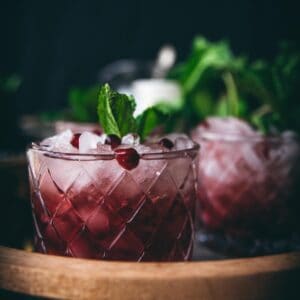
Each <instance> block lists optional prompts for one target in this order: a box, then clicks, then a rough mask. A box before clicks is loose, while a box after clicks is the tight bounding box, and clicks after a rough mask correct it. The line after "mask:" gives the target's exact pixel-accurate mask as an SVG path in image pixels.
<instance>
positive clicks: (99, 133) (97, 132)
mask: <svg viewBox="0 0 300 300" xmlns="http://www.w3.org/2000/svg"><path fill="white" fill-rule="evenodd" d="M92 132H93V133H95V134H97V135H101V134H102V131H101V130H100V129H94V130H93V131H92Z"/></svg>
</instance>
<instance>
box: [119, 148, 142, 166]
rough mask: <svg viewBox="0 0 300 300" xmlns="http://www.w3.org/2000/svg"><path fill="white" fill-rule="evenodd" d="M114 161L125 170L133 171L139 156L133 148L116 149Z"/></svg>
mask: <svg viewBox="0 0 300 300" xmlns="http://www.w3.org/2000/svg"><path fill="white" fill-rule="evenodd" d="M115 154H116V160H117V161H118V163H119V164H120V165H121V166H122V167H123V168H124V169H126V170H132V169H134V168H135V167H136V166H137V165H138V164H139V160H140V156H139V154H138V153H137V151H136V150H135V149H133V148H126V149H116V150H115Z"/></svg>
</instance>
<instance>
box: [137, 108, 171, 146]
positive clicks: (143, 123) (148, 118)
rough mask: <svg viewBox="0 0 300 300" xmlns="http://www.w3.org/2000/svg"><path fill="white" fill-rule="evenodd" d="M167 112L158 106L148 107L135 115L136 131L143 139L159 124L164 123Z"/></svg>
mask: <svg viewBox="0 0 300 300" xmlns="http://www.w3.org/2000/svg"><path fill="white" fill-rule="evenodd" d="M166 119H167V114H166V113H165V112H163V111H162V110H160V109H159V107H154V106H153V107H150V108H148V109H146V110H145V111H144V112H143V113H142V114H141V115H139V116H138V117H137V123H138V133H139V135H140V137H141V139H142V141H143V140H145V138H146V137H147V136H148V135H149V134H151V133H152V132H153V131H154V129H156V128H157V127H158V126H159V125H161V124H164V121H166Z"/></svg>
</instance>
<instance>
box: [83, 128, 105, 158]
mask: <svg viewBox="0 0 300 300" xmlns="http://www.w3.org/2000/svg"><path fill="white" fill-rule="evenodd" d="M103 138H104V137H103V136H99V135H97V134H94V133H91V132H88V131H86V132H83V133H82V134H81V136H80V138H79V152H80V153H88V152H91V151H92V150H96V149H97V144H98V143H100V144H103V143H104V141H103Z"/></svg>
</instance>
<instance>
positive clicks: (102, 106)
mask: <svg viewBox="0 0 300 300" xmlns="http://www.w3.org/2000/svg"><path fill="white" fill-rule="evenodd" d="M135 107H136V104H135V101H134V99H133V97H129V96H127V95H125V94H119V93H117V92H115V91H113V90H112V89H111V88H110V86H109V85H108V84H105V85H103V86H102V87H101V89H100V92H99V95H98V117H99V121H100V123H101V126H102V128H103V130H104V132H105V133H106V134H115V135H117V136H119V137H122V136H124V135H126V134H127V133H136V130H137V124H136V120H135V118H134V117H133V113H134V110H135Z"/></svg>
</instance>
